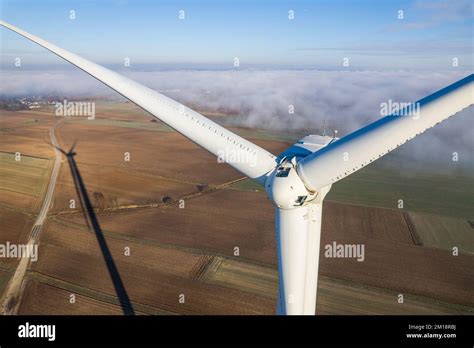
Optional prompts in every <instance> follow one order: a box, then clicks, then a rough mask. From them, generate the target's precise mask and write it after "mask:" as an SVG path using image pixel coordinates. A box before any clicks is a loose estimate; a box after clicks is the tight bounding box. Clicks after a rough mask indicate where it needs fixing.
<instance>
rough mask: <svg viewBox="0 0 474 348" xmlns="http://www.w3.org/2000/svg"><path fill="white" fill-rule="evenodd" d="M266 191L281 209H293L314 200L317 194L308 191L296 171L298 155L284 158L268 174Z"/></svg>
mask: <svg viewBox="0 0 474 348" xmlns="http://www.w3.org/2000/svg"><path fill="white" fill-rule="evenodd" d="M265 191H266V192H267V195H268V197H269V198H270V199H271V200H272V202H273V203H274V204H275V205H276V206H277V207H278V208H280V209H293V208H295V207H300V206H302V205H304V204H305V202H307V201H310V200H312V199H313V198H314V197H315V194H314V193H312V192H310V191H308V189H307V188H306V186H305V184H304V183H303V181H302V180H301V178H300V177H299V175H298V172H297V171H296V157H293V158H292V159H291V160H288V159H286V158H284V159H283V160H282V161H281V162H280V164H279V165H278V166H277V168H275V170H273V172H272V173H271V174H270V175H269V176H268V178H267V180H266V182H265Z"/></svg>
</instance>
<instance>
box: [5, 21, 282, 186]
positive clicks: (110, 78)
mask: <svg viewBox="0 0 474 348" xmlns="http://www.w3.org/2000/svg"><path fill="white" fill-rule="evenodd" d="M0 25H2V26H4V27H6V28H8V29H10V30H12V31H14V32H16V33H18V34H20V35H22V36H24V37H25V38H27V39H29V40H31V41H33V42H35V43H37V44H38V45H40V46H42V47H44V48H46V49H48V50H49V51H51V52H53V53H54V54H56V55H58V56H59V57H61V58H63V59H64V60H66V61H68V62H70V63H72V64H73V65H75V66H77V67H78V68H80V69H82V70H84V71H85V72H87V73H88V74H89V75H91V76H92V77H94V78H96V79H97V80H99V81H101V82H103V83H104V84H106V85H107V86H109V87H110V88H112V89H114V90H115V91H116V92H118V93H120V94H121V95H122V96H124V97H125V98H127V99H129V100H131V101H132V102H134V103H135V104H137V105H138V106H140V107H141V108H142V109H144V110H146V111H148V112H149V113H150V114H152V115H153V116H155V117H156V118H158V119H159V120H161V121H163V122H164V123H166V124H167V125H169V126H170V127H172V128H174V129H175V130H176V131H178V132H180V133H181V134H183V135H184V136H186V137H187V138H189V139H190V140H192V141H193V142H195V143H196V144H198V145H200V146H201V147H203V148H204V149H206V150H208V151H209V152H210V153H212V154H214V155H216V156H217V157H218V158H219V160H221V161H223V162H226V163H228V164H230V165H231V166H232V167H234V168H235V169H237V170H239V171H240V172H241V173H243V174H245V175H246V176H248V177H250V178H252V179H256V180H258V181H259V182H260V183H263V182H264V181H265V174H267V173H268V172H269V171H271V170H272V169H273V168H274V167H275V164H276V163H275V156H273V155H272V154H271V153H269V152H268V151H266V150H264V149H262V148H261V147H259V146H257V145H255V144H253V143H251V142H249V141H247V140H245V139H244V138H242V137H240V136H238V135H237V134H235V133H232V132H231V131H229V130H227V129H225V128H223V127H221V126H219V125H218V124H217V123H215V122H213V121H211V120H209V119H208V118H206V117H204V116H202V115H201V114H199V113H197V112H195V111H193V110H191V109H189V108H187V107H185V106H184V105H182V104H180V103H178V102H176V101H174V100H172V99H170V98H168V97H166V96H164V95H162V94H160V93H158V92H156V91H154V90H152V89H150V88H148V87H146V86H143V85H141V84H139V83H137V82H135V81H133V80H131V79H129V78H127V77H125V76H122V75H120V74H117V73H115V72H113V71H111V70H109V69H107V68H105V67H103V66H100V65H98V64H95V63H92V62H90V61H88V60H86V59H84V58H82V57H79V56H77V55H76V54H74V53H71V52H68V51H66V50H64V49H62V48H59V47H57V46H55V45H53V44H51V43H49V42H47V41H45V40H43V39H41V38H39V37H37V36H34V35H32V34H29V33H27V32H25V31H24V30H21V29H19V28H17V27H15V26H13V25H11V24H8V23H5V22H4V21H0Z"/></svg>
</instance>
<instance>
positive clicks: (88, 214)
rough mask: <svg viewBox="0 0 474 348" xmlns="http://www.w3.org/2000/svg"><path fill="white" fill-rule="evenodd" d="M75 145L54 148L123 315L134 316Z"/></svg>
mask: <svg viewBox="0 0 474 348" xmlns="http://www.w3.org/2000/svg"><path fill="white" fill-rule="evenodd" d="M75 146H76V143H74V145H73V146H72V147H71V149H70V150H69V152H65V151H64V150H62V149H60V148H58V147H56V148H57V149H58V150H59V151H61V152H62V153H63V154H64V155H65V156H66V157H67V160H68V164H69V168H70V170H71V175H72V178H73V180H74V186H75V188H76V193H77V196H78V197H79V200H80V202H81V206H82V211H83V213H84V218H85V220H86V223H87V226H88V227H89V229H91V228H92V229H93V230H94V232H95V236H96V238H97V242H98V243H99V247H100V249H101V251H102V255H103V257H104V260H105V263H106V265H107V269H108V271H109V274H110V278H111V280H112V283H113V285H114V288H115V292H116V294H117V297H118V299H119V302H120V307H121V308H122V311H123V314H124V315H135V310H134V309H133V305H132V303H131V301H130V298H129V297H128V293H127V290H126V289H125V286H124V284H123V281H122V278H121V277H120V273H119V271H118V269H117V266H116V265H115V261H114V259H113V257H112V253H111V252H110V249H109V247H108V245H107V241H106V240H105V237H104V234H103V232H102V229H101V227H100V224H99V220H98V219H97V216H96V214H95V211H94V207H93V206H92V203H91V201H90V199H89V195H88V193H87V190H86V186H85V184H84V181H83V180H82V177H81V173H80V171H79V168H78V167H77V163H76V161H75V159H74V156H75V155H76V152H75V151H74V148H75Z"/></svg>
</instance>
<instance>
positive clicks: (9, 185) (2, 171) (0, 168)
mask: <svg viewBox="0 0 474 348" xmlns="http://www.w3.org/2000/svg"><path fill="white" fill-rule="evenodd" d="M19 159H20V160H19V161H16V160H15V154H14V153H5V152H0V190H1V191H2V192H4V194H2V196H1V198H0V204H3V205H6V206H10V207H16V208H19V209H20V210H26V211H36V210H37V209H38V208H39V204H38V203H39V202H40V201H41V197H42V195H43V194H44V192H45V191H46V187H47V185H48V182H49V175H50V172H51V168H52V163H53V161H51V160H49V159H45V158H37V157H31V156H26V155H23V156H20V157H19Z"/></svg>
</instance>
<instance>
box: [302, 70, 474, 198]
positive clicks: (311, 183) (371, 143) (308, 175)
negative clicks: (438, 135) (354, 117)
mask: <svg viewBox="0 0 474 348" xmlns="http://www.w3.org/2000/svg"><path fill="white" fill-rule="evenodd" d="M473 102H474V74H471V75H469V76H467V77H465V78H464V79H462V80H460V81H458V82H456V83H453V84H452V85H450V86H448V87H446V88H443V89H441V90H439V91H438V92H436V93H433V94H431V95H429V96H428V97H425V98H423V99H421V100H420V101H418V102H417V103H414V104H412V105H411V106H410V107H408V108H406V109H404V110H403V111H402V112H400V113H399V114H400V115H406V114H407V113H408V110H415V111H416V110H417V108H418V107H419V112H418V115H417V114H416V113H414V114H412V115H409V116H394V115H390V116H387V117H384V118H382V119H380V120H378V121H376V122H374V123H372V124H370V125H368V126H366V127H364V128H361V129H359V130H357V131H355V132H354V133H351V134H349V135H347V136H346V137H344V138H342V139H340V140H337V141H334V142H332V143H331V144H329V145H327V146H326V147H324V148H322V149H321V150H319V151H316V152H314V153H313V154H310V155H308V156H307V157H305V158H303V159H302V160H301V161H300V162H298V165H297V171H298V174H299V176H300V177H301V179H302V180H303V182H304V183H305V185H306V187H307V188H308V189H310V190H312V191H318V190H319V189H320V188H322V187H324V186H327V185H331V184H333V183H335V182H336V181H339V180H341V179H343V178H344V177H346V176H348V175H350V174H352V173H353V172H355V171H357V170H359V169H361V168H363V167H364V166H366V165H367V164H369V163H371V162H373V161H375V160H377V159H378V158H380V157H381V156H383V155H385V154H387V153H389V152H390V151H392V150H394V149H396V148H397V147H399V146H400V145H402V144H404V143H405V142H407V141H408V140H410V139H412V138H414V137H415V136H417V135H419V134H421V133H423V132H424V131H425V130H427V129H428V128H431V127H433V126H435V125H436V124H438V123H440V122H441V121H443V120H445V119H447V118H448V117H450V116H452V115H454V114H456V113H458V112H459V111H461V110H463V109H465V108H467V107H469V106H471V105H472V104H473ZM468 131H469V130H468Z"/></svg>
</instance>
